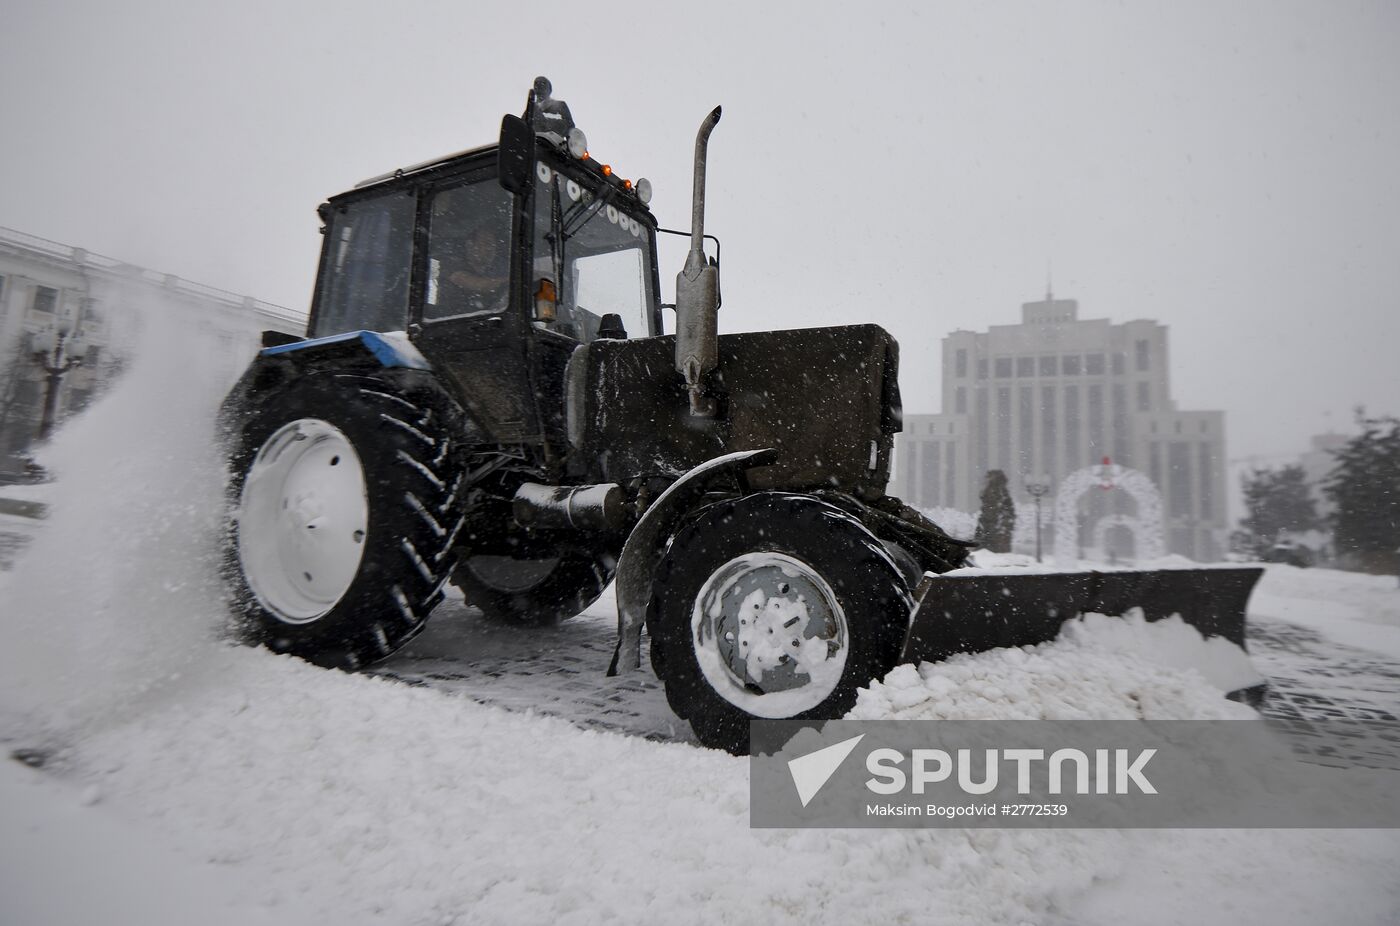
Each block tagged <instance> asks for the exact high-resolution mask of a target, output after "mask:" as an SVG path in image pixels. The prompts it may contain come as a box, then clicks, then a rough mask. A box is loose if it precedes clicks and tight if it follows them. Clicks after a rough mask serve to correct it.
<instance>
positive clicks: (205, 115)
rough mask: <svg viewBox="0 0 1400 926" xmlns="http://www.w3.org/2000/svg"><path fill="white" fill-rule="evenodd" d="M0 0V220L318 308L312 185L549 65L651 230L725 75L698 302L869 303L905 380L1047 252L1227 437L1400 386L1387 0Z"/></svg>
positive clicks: (1324, 424)
mask: <svg viewBox="0 0 1400 926" xmlns="http://www.w3.org/2000/svg"><path fill="white" fill-rule="evenodd" d="M5 7H6V13H5V16H4V21H5V28H4V33H3V43H2V44H0V47H3V51H0V86H3V87H4V102H3V104H0V105H3V110H0V111H3V121H0V125H3V127H4V131H3V134H2V135H0V138H3V142H0V225H5V226H9V227H12V228H16V229H19V230H22V231H25V232H29V233H31V234H37V235H41V236H44V237H47V238H52V239H55V240H58V241H61V242H64V243H67V244H73V245H78V246H81V247H86V248H88V249H89V250H91V251H95V252H98V253H102V254H106V255H109V256H112V257H116V258H120V259H123V260H127V261H130V262H133V263H137V264H141V265H144V266H148V267H151V268H154V269H158V270H162V271H166V272H171V273H176V274H178V275H180V276H182V277H186V278H188V279H192V280H197V281H199V282H202V283H207V284H210V285H213V286H218V287H222V288H225V289H229V290H233V291H235V292H239V293H244V294H249V295H253V296H256V297H258V298H261V299H265V300H268V301H271V302H275V303H279V304H282V305H286V306H290V307H294V308H305V306H306V305H307V303H308V300H309V294H310V289H311V284H312V279H313V276H314V272H315V262H316V256H317V252H318V248H319V244H320V240H319V236H318V235H317V233H316V229H317V221H316V216H315V207H316V205H317V204H318V203H319V202H321V201H322V200H323V199H324V198H325V197H327V196H329V195H331V194H334V193H337V192H340V191H341V190H343V189H345V188H348V187H349V186H351V185H352V184H354V183H355V182H357V181H358V180H361V179H363V178H365V177H368V176H371V175H374V174H378V173H381V172H383V171H385V170H389V169H392V168H394V167H397V166H402V165H407V164H410V163H413V162H416V161H420V160H424V159H427V158H430V157H433V156H437V155H441V154H445V153H449V152H452V151H457V150H460V149H463V148H467V147H472V146H474V145H477V144H481V143H484V142H488V141H491V140H493V139H494V137H495V133H496V131H497V129H498V126H499V123H500V117H501V114H502V113H503V112H506V111H512V112H519V111H520V109H521V108H522V107H523V105H524V100H525V94H526V91H527V90H528V88H529V85H530V81H531V79H532V78H533V77H534V76H535V75H536V74H540V73H543V74H546V75H548V76H549V77H550V78H551V79H552V80H553V82H554V86H555V90H556V94H557V95H558V96H560V97H562V98H563V99H565V100H567V101H568V102H569V104H570V106H571V108H572V110H573V114H574V117H575V119H576V120H577V121H578V123H579V125H580V126H581V127H582V128H583V129H584V130H585V131H586V132H587V133H588V137H589V140H590V147H591V148H592V149H593V152H594V153H595V155H597V156H598V157H600V158H601V159H603V160H605V161H609V162H611V163H612V164H613V165H615V166H616V167H617V169H618V170H619V172H620V173H621V174H622V175H623V176H628V177H638V176H647V177H650V178H651V179H652V181H653V183H654V184H655V187H656V190H657V192H656V196H655V199H654V200H653V202H652V206H653V209H654V211H655V212H656V213H657V215H658V217H659V218H660V220H661V221H662V224H664V225H670V226H672V227H683V226H685V225H686V224H687V223H688V215H689V213H688V200H689V195H690V181H689V171H690V158H691V150H692V145H693V141H694V134H695V129H696V127H697V125H698V123H699V121H700V119H701V118H702V117H703V116H704V114H705V113H706V112H707V111H708V110H709V108H710V107H712V106H713V105H715V104H716V103H721V104H723V105H724V119H723V121H722V122H721V123H720V126H719V128H718V129H717V130H716V132H715V134H714V137H713V139H712V141H711V147H710V150H711V164H710V208H709V211H708V214H707V231H712V232H714V233H716V234H718V235H720V236H721V238H722V239H723V242H724V296H725V307H724V310H723V312H722V314H721V325H722V327H723V329H724V330H731V331H732V330H738V329H752V328H767V327H799V326H809V325H813V324H839V323H844V322H856V321H866V320H869V321H875V322H878V323H879V324H882V325H884V326H885V327H886V328H888V329H890V330H891V331H892V332H893V333H894V334H895V335H896V336H897V337H898V338H899V340H900V342H901V345H902V351H903V373H902V383H903V387H904V398H905V406H906V409H907V410H909V411H911V412H932V411H937V410H939V401H940V397H939V395H938V392H939V388H938V382H939V380H938V376H939V371H938V366H939V357H940V347H939V339H940V338H941V337H942V336H943V335H945V334H946V333H948V332H949V331H952V330H953V329H956V328H966V329H972V330H986V329H987V327H988V326H989V325H994V324H1010V323H1015V322H1017V321H1019V316H1020V308H1019V306H1020V304H1021V303H1022V302H1025V301H1029V300H1033V299H1038V298H1040V297H1041V296H1042V295H1043V294H1044V292H1045V286H1046V268H1047V265H1050V266H1052V267H1053V273H1054V290H1055V295H1056V296H1057V297H1060V298H1073V299H1077V300H1079V303H1080V313H1081V317H1084V318H1101V317H1106V318H1111V319H1113V320H1115V321H1126V320H1129V319H1134V318H1152V319H1156V320H1158V321H1160V322H1162V323H1164V324H1166V325H1169V326H1170V327H1171V351H1172V377H1173V387H1174V392H1175V397H1176V399H1177V402H1178V406H1179V407H1181V408H1184V409H1224V410H1225V411H1226V413H1227V416H1228V417H1227V434H1228V442H1229V448H1228V449H1229V455H1230V457H1231V458H1232V459H1241V458H1245V457H1250V456H1253V455H1259V457H1260V459H1261V461H1262V462H1267V463H1277V462H1283V460H1282V459H1281V458H1280V457H1281V456H1282V455H1289V454H1296V453H1298V452H1300V451H1302V450H1304V449H1306V444H1307V439H1308V437H1309V435H1311V434H1314V433H1318V432H1321V431H1324V430H1326V429H1327V428H1328V426H1329V424H1330V425H1331V426H1333V427H1335V428H1337V429H1342V430H1345V429H1349V427H1350V424H1351V408H1352V406H1353V405H1355V404H1357V403H1363V402H1364V403H1365V404H1366V405H1367V406H1368V408H1369V409H1370V410H1371V411H1373V412H1391V413H1400V361H1398V360H1397V356H1398V355H1400V3H1396V2H1393V0H1392V2H1378V3H1362V2H1335V0H1328V2H1314V3H1296V2H1289V3H1285V2H1274V0H1268V2H1257V3H1255V2H1251V3H1245V2H1223V0H1222V2H1199V3H1197V2H1170V3H1138V2H1123V3H1098V2H1092V3H1091V2H1084V3H942V2H935V3H928V2H925V3H919V4H909V5H905V4H877V3H868V4H839V5H838V4H834V3H833V4H825V3H821V4H819V3H743V4H733V5H731V4H726V3H711V2H707V3H703V4H696V3H690V4H685V5H684V6H682V5H679V4H676V5H674V6H672V5H666V4H661V3H656V2H651V3H639V4H633V3H625V2H614V3H606V4H592V3H589V4H580V3H572V4H554V3H545V2H527V3H489V4H476V3H470V2H455V3H440V4H427V3H412V2H402V0H401V2H396V3H360V2H347V0H338V2H335V3H300V2H278V3H263V2H240V3H227V4H218V5H214V4H206V3H201V2H190V0H185V2H171V3H160V2H150V0H122V2H120V3H105V2H103V3H96V2H94V3H85V4H83V3H78V4H75V3H67V2H54V0H44V2H31V0H8V2H7V3H6V4H5ZM678 262H679V256H678V255H677V256H675V257H673V258H669V259H668V261H667V262H666V263H665V264H664V265H663V267H662V272H661V276H662V280H663V289H664V290H666V291H667V293H668V298H669V292H670V290H671V285H672V284H671V281H672V280H673V279H674V273H675V271H676V270H677V269H679V263H678ZM1329 415H1330V417H1329Z"/></svg>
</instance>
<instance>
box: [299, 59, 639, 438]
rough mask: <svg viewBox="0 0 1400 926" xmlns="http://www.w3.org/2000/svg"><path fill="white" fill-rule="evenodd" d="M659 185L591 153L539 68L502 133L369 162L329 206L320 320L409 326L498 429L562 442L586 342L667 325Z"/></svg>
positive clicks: (321, 333)
mask: <svg viewBox="0 0 1400 926" xmlns="http://www.w3.org/2000/svg"><path fill="white" fill-rule="evenodd" d="M649 199H650V184H649V183H648V182H647V181H646V180H639V181H637V182H636V183H633V182H632V181H631V180H626V179H623V178H621V177H618V176H617V175H616V174H615V173H614V172H613V170H612V168H611V167H610V166H608V165H606V164H600V163H598V162H597V161H596V160H595V159H594V158H593V157H592V156H591V155H590V154H589V152H588V149H587V141H586V139H585V138H584V136H583V133H582V131H581V130H579V129H578V128H577V127H576V126H574V125H573V122H572V118H571V117H569V115H568V107H567V106H566V105H565V104H563V103H562V101H559V100H555V99H553V98H552V97H551V96H550V88H549V85H548V81H543V80H542V81H541V82H537V83H536V86H535V89H534V90H533V91H532V92H531V94H530V98H529V101H528V103H527V106H526V112H525V116H524V117H523V118H522V117H515V116H507V117H506V118H505V120H504V122H503V126H502V135H501V139H500V141H499V142H498V144H496V145H488V146H484V147H481V148H476V149H473V150H470V151H466V152H463V153H460V154H456V155H453V156H451V157H448V158H443V159H440V160H436V161H431V162H427V163H425V164H420V165H416V166H413V167H409V168H404V169H400V170H396V171H393V172H392V173H389V174H385V175H382V176H380V177H375V178H372V179H370V180H367V181H365V182H363V183H361V184H359V185H358V186H356V187H355V189H353V190H351V191H349V192H347V193H344V194H341V195H339V196H335V197H332V198H331V199H330V200H329V201H328V202H327V203H325V204H324V205H323V206H322V207H321V209H320V214H321V217H322V219H323V221H324V222H325V226H324V229H323V234H324V235H325V241H324V246H323V249H322V255H321V264H320V270H319V274H318V278H317V284H316V291H315V296H314V297H313V301H312V311H311V321H310V325H309V335H310V337H312V338H325V337H331V336H336V335H342V334H345V333H348V332H355V331H374V332H392V331H406V332H407V333H408V337H409V339H410V340H411V341H412V343H413V344H414V346H415V347H417V349H418V350H419V351H421V352H422V354H423V355H424V357H425V358H426V359H427V360H428V362H429V363H431V364H432V366H433V367H434V368H435V369H438V370H440V371H443V372H444V373H445V374H446V379H447V380H448V382H449V384H450V385H451V386H455V387H456V389H454V392H455V393H457V397H458V399H459V401H461V403H462V404H463V406H464V407H466V409H467V410H468V411H469V413H470V414H471V415H472V416H473V417H474V418H476V419H477V420H478V421H479V422H480V423H481V424H482V425H483V429H484V431H485V433H487V434H489V435H490V437H491V443H493V444H500V443H525V444H535V445H540V446H541V447H542V448H548V449H547V450H546V453H547V454H548V455H550V456H555V457H557V456H560V455H562V453H563V452H564V451H565V447H564V444H563V442H564V434H563V427H564V426H563V405H564V398H563V377H564V369H565V366H566V364H567V363H568V360H569V357H570V356H571V354H572V353H573V351H574V349H575V348H577V347H578V346H579V345H581V344H588V343H590V342H592V341H595V340H598V339H599V338H609V339H619V338H645V337H650V336H654V335H657V334H660V333H661V308H660V300H659V285H658V276H657V266H656V220H655V219H654V218H653V217H652V214H651V211H650V210H649V209H648V208H647V200H649ZM551 450H552V451H553V452H552V453H551V452H550V451H551Z"/></svg>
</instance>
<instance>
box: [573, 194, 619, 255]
mask: <svg viewBox="0 0 1400 926" xmlns="http://www.w3.org/2000/svg"><path fill="white" fill-rule="evenodd" d="M616 192H617V187H615V186H612V185H609V186H608V188H607V190H606V191H605V192H604V193H603V195H602V196H595V197H593V202H591V203H589V204H588V205H586V206H585V205H584V204H583V203H579V204H578V205H577V206H575V207H574V208H573V209H572V210H571V213H572V214H571V215H569V216H565V217H564V227H563V229H562V230H561V231H560V234H561V235H562V236H563V238H564V240H565V241H568V240H569V239H570V238H572V237H573V236H574V235H577V234H578V233H579V232H580V231H582V230H583V226H585V225H587V224H588V223H589V221H591V220H592V219H593V217H594V216H596V215H597V214H598V213H599V212H601V211H602V209H603V207H604V206H606V205H607V204H608V203H609V202H611V201H612V198H613V194H614V193H616Z"/></svg>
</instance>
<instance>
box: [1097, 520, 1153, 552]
mask: <svg viewBox="0 0 1400 926" xmlns="http://www.w3.org/2000/svg"><path fill="white" fill-rule="evenodd" d="M1115 527H1126V528H1127V529H1128V530H1130V531H1132V532H1133V541H1134V543H1135V544H1136V546H1138V547H1141V546H1142V522H1141V521H1139V520H1138V519H1137V518H1135V517H1133V516H1132V515H1130V514H1109V515H1104V516H1103V517H1102V518H1099V520H1098V523H1097V524H1095V525H1094V548H1095V549H1097V550H1102V549H1103V548H1104V542H1105V541H1106V540H1107V539H1108V532H1109V531H1110V530H1112V529H1113V528H1115Z"/></svg>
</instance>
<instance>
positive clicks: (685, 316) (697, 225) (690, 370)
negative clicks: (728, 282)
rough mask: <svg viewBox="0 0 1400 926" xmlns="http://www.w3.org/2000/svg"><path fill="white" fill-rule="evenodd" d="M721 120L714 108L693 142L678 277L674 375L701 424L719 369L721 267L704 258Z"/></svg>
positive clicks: (710, 412)
mask: <svg viewBox="0 0 1400 926" xmlns="http://www.w3.org/2000/svg"><path fill="white" fill-rule="evenodd" d="M719 116H720V107H718V106H716V107H715V108H714V110H713V111H711V112H710V114H709V115H708V116H706V117H705V121H704V122H702V123H700V131H699V132H698V133H696V136H695V186H694V189H693V191H692V194H691V207H690V253H689V254H687V255H686V258H685V267H684V268H683V269H682V270H681V272H680V273H679V274H677V275H676V372H678V373H680V374H681V376H682V377H683V378H684V379H685V387H686V390H687V391H688V392H689V393H690V413H691V414H692V415H694V416H696V417H699V418H713V417H714V416H715V400H714V399H713V398H712V397H709V396H706V395H705V385H704V381H705V376H706V375H707V374H708V373H709V372H710V371H711V370H713V369H714V368H715V367H716V366H717V365H718V364H719V266H718V265H717V264H715V263H714V262H713V261H710V260H707V259H706V258H705V157H706V152H707V149H708V147H709V144H710V133H711V132H713V131H714V129H715V126H716V125H717V124H719Z"/></svg>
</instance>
